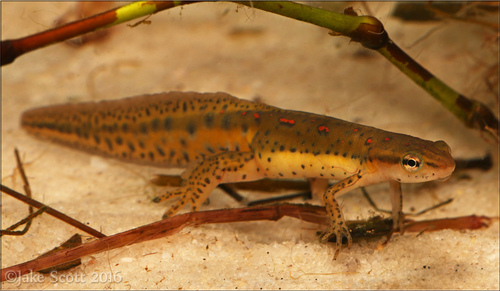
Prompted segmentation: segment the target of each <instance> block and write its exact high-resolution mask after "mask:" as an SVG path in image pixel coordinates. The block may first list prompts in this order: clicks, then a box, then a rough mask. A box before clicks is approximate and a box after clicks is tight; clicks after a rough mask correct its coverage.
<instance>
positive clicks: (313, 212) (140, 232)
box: [0, 204, 491, 281]
mask: <svg viewBox="0 0 500 291" xmlns="http://www.w3.org/2000/svg"><path fill="white" fill-rule="evenodd" d="M284 216H290V217H294V218H298V219H301V220H304V221H308V222H313V223H319V224H324V223H326V219H327V215H326V210H325V208H324V207H320V206H311V205H294V204H284V205H275V206H261V207H247V208H236V209H223V210H212V211H199V212H190V213H185V214H180V215H176V216H173V217H171V218H168V219H164V220H161V221H158V222H154V223H151V224H148V225H144V226H141V227H138V228H135V229H132V230H128V231H125V232H122V233H118V234H115V235H111V236H107V237H104V238H101V239H98V240H95V241H92V242H89V243H86V244H83V245H79V246H77V247H73V248H70V249H65V250H63V251H59V252H56V253H54V254H50V255H47V256H46V257H40V258H37V259H35V260H32V261H28V262H25V263H21V264H18V265H15V266H11V267H8V268H4V269H2V274H1V278H0V279H1V281H5V280H7V279H8V280H13V279H14V278H15V277H17V276H22V275H24V274H27V273H29V272H34V271H38V270H42V269H47V268H50V267H53V266H57V265H61V264H64V263H66V262H68V261H73V260H76V259H78V258H81V257H83V256H87V255H92V254H96V253H100V252H104V251H109V250H113V249H116V248H119V247H123V246H127V245H132V244H136V243H140V242H144V241H149V240H153V239H159V238H162V237H165V236H168V235H172V234H175V233H177V232H179V231H181V230H182V229H183V228H185V227H186V226H196V225H202V224H208V223H227V222H242V221H256V220H273V221H275V220H278V219H280V218H282V217H284ZM490 221H491V219H490V218H487V217H477V216H472V217H467V218H465V219H463V218H459V219H458V221H457V222H456V223H454V224H452V226H453V227H456V228H458V229H476V228H481V227H484V226H487V225H488V223H489V222H490ZM369 222H371V223H374V225H375V226H379V227H381V229H385V228H384V225H388V224H389V225H392V222H391V221H390V220H380V219H375V220H370V221H369ZM366 223H367V222H366V221H362V222H352V221H348V222H347V224H348V226H349V228H350V229H353V237H355V233H354V231H355V230H359V229H361V231H359V232H356V233H359V235H357V234H356V236H358V237H360V236H361V237H368V236H373V235H374V232H371V231H370V230H367V227H366ZM422 223H423V225H422ZM363 225H365V227H364V228H363ZM414 225H416V226H412V227H411V228H409V231H413V230H414V229H418V230H419V231H420V230H421V229H422V228H424V229H429V230H437V229H438V228H439V227H446V223H441V224H440V225H439V227H434V226H433V225H432V224H430V222H417V223H415V224H414ZM360 227H361V228H360ZM371 227H372V226H370V228H371ZM380 234H381V233H375V235H380ZM382 234H383V232H382ZM7 276H8V277H7Z"/></svg>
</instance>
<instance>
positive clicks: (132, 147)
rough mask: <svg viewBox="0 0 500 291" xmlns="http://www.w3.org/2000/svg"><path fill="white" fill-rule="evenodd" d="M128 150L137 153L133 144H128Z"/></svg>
mask: <svg viewBox="0 0 500 291" xmlns="http://www.w3.org/2000/svg"><path fill="white" fill-rule="evenodd" d="M127 146H128V148H129V149H130V151H131V152H135V146H134V144H133V143H132V142H128V143H127Z"/></svg>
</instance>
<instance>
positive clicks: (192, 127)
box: [186, 122, 196, 135]
mask: <svg viewBox="0 0 500 291" xmlns="http://www.w3.org/2000/svg"><path fill="white" fill-rule="evenodd" d="M186 130H187V132H188V133H189V134H191V135H193V134H195V133H196V125H195V124H194V123H193V122H189V123H188V125H187V127H186Z"/></svg>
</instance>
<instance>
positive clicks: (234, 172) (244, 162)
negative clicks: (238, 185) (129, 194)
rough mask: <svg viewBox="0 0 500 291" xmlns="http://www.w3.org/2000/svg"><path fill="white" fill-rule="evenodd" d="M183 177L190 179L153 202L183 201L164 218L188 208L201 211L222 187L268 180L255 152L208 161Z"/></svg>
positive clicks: (215, 156) (174, 205)
mask: <svg viewBox="0 0 500 291" xmlns="http://www.w3.org/2000/svg"><path fill="white" fill-rule="evenodd" d="M183 176H185V177H186V178H184V179H183V182H182V186H181V187H180V188H178V189H176V190H173V191H169V192H167V193H165V194H163V195H161V196H158V197H155V198H154V199H153V202H157V203H158V202H161V201H165V200H168V199H171V198H175V197H178V198H180V199H179V200H178V201H177V202H175V203H174V204H173V205H172V206H171V207H170V209H169V210H167V212H165V214H164V215H163V218H167V217H170V216H172V215H174V214H175V213H177V212H178V211H179V210H180V209H181V208H182V207H183V206H184V205H186V204H191V210H192V211H197V210H198V209H199V208H200V207H201V204H203V202H205V200H207V198H208V196H210V193H211V192H212V191H213V190H214V189H215V188H216V187H217V185H219V184H221V183H235V182H242V181H254V180H259V179H262V178H264V175H263V173H262V171H261V169H260V168H259V166H258V164H257V162H256V161H255V159H254V154H253V153H252V152H226V153H221V154H218V155H214V156H211V157H208V158H206V159H204V160H202V161H201V162H200V163H199V164H198V165H196V166H195V167H194V168H192V169H190V170H187V172H186V173H183Z"/></svg>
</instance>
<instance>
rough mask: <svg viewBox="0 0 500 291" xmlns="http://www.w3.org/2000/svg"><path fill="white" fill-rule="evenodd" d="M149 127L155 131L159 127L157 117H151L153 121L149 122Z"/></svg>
mask: <svg viewBox="0 0 500 291" xmlns="http://www.w3.org/2000/svg"><path fill="white" fill-rule="evenodd" d="M151 128H152V129H153V130H154V131H157V130H158V129H160V120H159V119H158V118H155V119H153V121H152V122H151Z"/></svg>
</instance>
